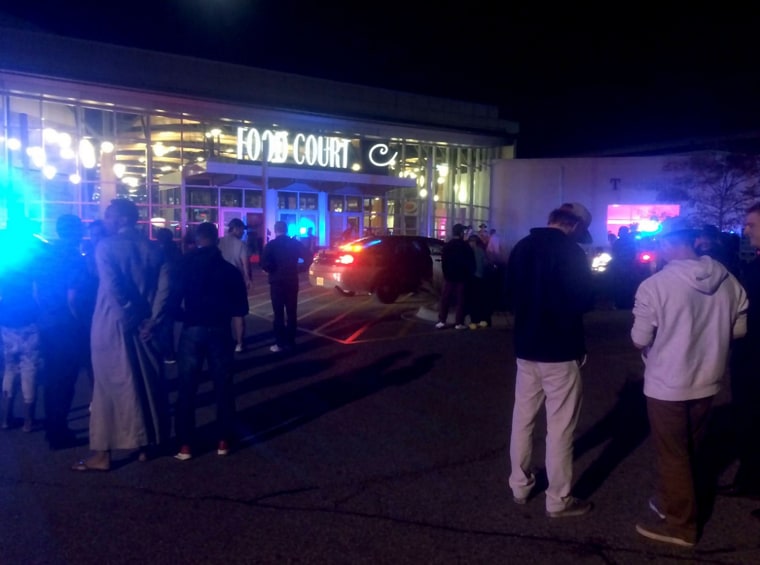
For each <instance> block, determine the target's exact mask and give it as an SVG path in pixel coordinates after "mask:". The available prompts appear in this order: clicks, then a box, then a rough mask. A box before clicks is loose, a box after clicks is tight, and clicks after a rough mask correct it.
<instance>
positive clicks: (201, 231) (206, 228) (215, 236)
mask: <svg viewBox="0 0 760 565" xmlns="http://www.w3.org/2000/svg"><path fill="white" fill-rule="evenodd" d="M200 239H202V240H204V241H207V242H208V243H209V244H211V245H216V242H217V241H219V229H218V228H217V227H216V224H212V223H211V222H203V223H202V224H198V225H197V226H196V227H195V240H196V241H198V240H200Z"/></svg>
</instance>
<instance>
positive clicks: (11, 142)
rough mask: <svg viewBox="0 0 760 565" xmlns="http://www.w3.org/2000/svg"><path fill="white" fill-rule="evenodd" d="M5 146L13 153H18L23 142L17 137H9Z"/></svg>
mask: <svg viewBox="0 0 760 565" xmlns="http://www.w3.org/2000/svg"><path fill="white" fill-rule="evenodd" d="M5 146H6V147H7V148H8V149H10V150H11V151H18V150H19V149H21V142H20V141H19V140H18V139H16V138H15V137H9V138H8V141H6V142H5Z"/></svg>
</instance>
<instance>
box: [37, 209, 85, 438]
mask: <svg viewBox="0 0 760 565" xmlns="http://www.w3.org/2000/svg"><path fill="white" fill-rule="evenodd" d="M56 232H57V234H58V240H56V241H53V242H52V244H51V245H50V248H49V249H48V251H49V253H47V256H46V257H45V277H43V278H41V279H40V282H39V284H38V291H37V296H38V300H39V304H40V309H41V315H40V335H41V339H42V352H43V358H44V361H45V368H44V371H43V375H44V378H43V388H44V391H45V394H44V399H45V437H46V439H47V440H48V443H49V445H50V448H51V449H62V448H65V447H71V446H72V445H74V443H75V436H74V432H72V431H71V430H70V429H69V427H68V421H67V420H68V414H69V410H70V409H71V402H72V400H73V399H74V388H75V385H76V382H77V378H78V377H79V373H80V371H81V369H83V368H85V367H88V366H89V360H88V359H87V358H86V355H87V354H88V353H89V341H90V335H89V333H87V331H88V329H89V327H90V316H91V313H90V311H89V304H88V303H89V301H90V300H91V298H90V296H86V295H88V294H90V293H91V292H92V291H91V289H90V288H88V287H89V286H90V284H91V281H90V280H89V273H88V269H87V261H86V260H85V257H84V256H83V255H82V253H81V250H80V245H81V242H82V236H83V233H84V228H83V226H82V221H81V219H80V218H79V217H78V216H75V215H73V214H64V215H62V216H60V217H59V218H58V220H57V221H56Z"/></svg>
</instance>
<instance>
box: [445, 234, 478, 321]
mask: <svg viewBox="0 0 760 565" xmlns="http://www.w3.org/2000/svg"><path fill="white" fill-rule="evenodd" d="M465 231H466V228H465V227H464V226H463V225H462V224H455V225H454V227H453V228H452V230H451V233H452V235H453V237H452V238H451V239H450V240H449V241H447V242H446V243H445V244H444V246H443V250H442V251H441V270H442V271H443V292H442V293H441V301H440V303H439V305H438V323H437V324H436V325H435V327H436V328H438V329H439V330H440V329H443V328H445V327H446V319H447V318H448V316H449V306H450V305H451V303H452V302H454V303H455V307H456V315H455V317H454V329H457V330H465V329H467V326H466V325H465V323H464V300H465V292H464V291H465V285H466V283H467V282H468V281H469V280H470V278H471V277H472V276H473V274H474V273H475V252H474V251H473V250H472V248H471V247H470V244H469V243H467V241H466V239H465Z"/></svg>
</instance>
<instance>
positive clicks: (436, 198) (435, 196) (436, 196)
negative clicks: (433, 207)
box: [433, 194, 438, 202]
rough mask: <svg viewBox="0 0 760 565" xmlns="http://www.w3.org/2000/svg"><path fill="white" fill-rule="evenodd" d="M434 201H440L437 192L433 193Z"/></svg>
mask: <svg viewBox="0 0 760 565" xmlns="http://www.w3.org/2000/svg"><path fill="white" fill-rule="evenodd" d="M433 201H434V202H438V195H437V194H434V195H433Z"/></svg>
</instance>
